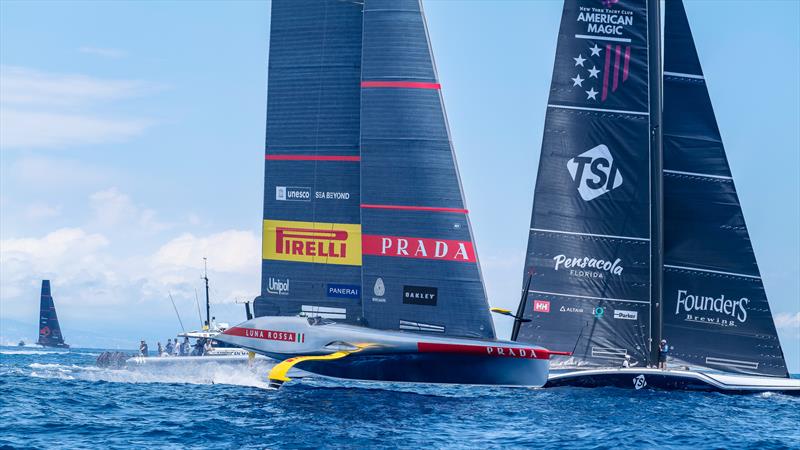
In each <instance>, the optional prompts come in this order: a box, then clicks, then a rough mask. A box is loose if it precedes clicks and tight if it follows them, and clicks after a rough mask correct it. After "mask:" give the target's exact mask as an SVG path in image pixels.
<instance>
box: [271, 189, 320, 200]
mask: <svg viewBox="0 0 800 450" xmlns="http://www.w3.org/2000/svg"><path fill="white" fill-rule="evenodd" d="M275 200H281V201H291V202H310V201H311V189H309V188H307V187H291V186H275Z"/></svg>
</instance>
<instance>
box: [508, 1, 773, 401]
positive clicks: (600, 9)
mask: <svg viewBox="0 0 800 450" xmlns="http://www.w3.org/2000/svg"><path fill="white" fill-rule="evenodd" d="M658 19H659V16H658V1H657V0H636V1H625V0H621V1H615V0H602V1H599V0H598V1H591V0H579V1H577V2H575V1H567V2H565V6H564V13H563V16H562V23H561V31H560V34H559V41H558V48H557V53H556V63H555V69H554V73H553V81H552V86H551V94H550V101H549V105H548V111H547V118H546V122H545V133H544V142H543V144H542V153H541V158H540V163H539V164H540V165H539V174H538V177H537V181H536V191H535V198H534V205H533V215H532V219H531V232H530V238H529V243H528V252H527V258H526V265H525V276H524V278H523V282H525V280H527V277H528V275H527V274H528V273H529V272H531V271H533V272H534V273H535V275H534V277H533V283H532V287H531V289H530V290H529V291H528V293H529V296H530V298H529V300H528V302H529V306H528V307H527V308H526V311H525V315H524V317H525V318H530V319H531V322H529V323H524V324H522V325H521V332H520V334H519V340H520V341H523V342H534V343H537V344H541V345H544V346H547V347H549V348H553V349H556V350H571V349H572V348H575V352H574V355H573V358H572V359H569V360H567V361H564V362H563V364H564V365H565V366H605V367H609V366H611V367H619V366H620V364H621V363H622V361H623V359H624V358H625V357H626V356H629V357H632V359H633V361H632V362H633V363H634V364H635V365H636V364H638V366H640V367H641V366H645V365H654V364H655V361H656V358H657V357H658V343H659V341H660V339H661V338H662V337H663V338H664V339H666V340H667V341H668V345H669V346H670V349H671V350H670V356H671V357H672V358H673V360H674V361H676V362H679V363H681V364H685V365H687V366H694V367H704V368H710V369H716V370H721V371H724V372H737V373H747V374H753V375H767V376H773V377H787V376H788V373H787V369H786V363H785V361H784V358H783V353H782V350H781V347H780V342H779V340H778V336H777V333H776V330H775V325H774V322H773V320H772V314H771V312H770V308H769V303H768V301H767V297H766V293H765V292H764V286H763V283H762V281H761V276H760V273H759V270H758V265H757V263H756V259H755V255H754V252H753V248H752V245H751V242H750V238H749V235H748V233H747V227H746V225H745V221H744V216H743V214H742V210H741V207H740V205H739V199H738V196H737V194H736V189H735V186H734V183H733V178H732V175H731V172H730V168H729V166H728V161H727V158H726V156H725V149H724V147H723V145H722V139H721V137H720V132H719V129H718V127H717V123H716V119H715V116H714V111H713V108H712V106H711V100H710V98H709V94H708V90H707V88H706V81H705V77H704V76H703V72H702V69H701V66H700V62H699V59H698V56H697V51H696V49H695V45H694V41H693V39H692V34H691V30H690V28H689V23H688V20H687V18H686V13H685V10H684V7H683V3H682V2H681V1H680V0H668V1H667V2H666V10H665V27H664V69H663V72H662V70H661V68H660V30H659V25H658ZM620 33H621V34H620ZM612 34H613V35H612ZM647 37H649V39H647ZM628 40H629V42H628ZM621 46H625V47H621ZM628 49H630V50H628ZM629 51H630V62H628V52H629ZM622 55H624V56H622ZM617 61H625V62H624V64H623V67H624V69H623V72H624V71H627V70H629V71H630V72H629V73H628V76H627V78H628V80H627V81H626V80H625V78H626V76H625V75H624V74H623V76H622V77H621V78H620V77H619V76H618V66H617ZM640 61H643V62H644V63H642V62H640ZM647 61H649V64H648V63H647ZM601 62H602V64H598V63H601ZM635 63H638V64H635ZM588 66H591V68H589V67H588ZM573 76H574V78H573ZM648 79H649V80H650V81H649V83H648ZM609 80H611V81H609ZM662 82H663V97H662V96H661V95H660V94H661V90H662ZM595 86H599V87H595ZM662 98H663V104H662ZM662 147H663V153H662ZM586 149H590V150H586ZM581 152H583V153H581ZM612 158H613V159H612ZM531 299H532V300H531ZM594 376H596V375H591V376H589V378H591V377H594ZM604 376H605V375H604ZM614 376H617V375H614ZM620 376H621V377H622V378H621V380H622V381H621V382H622V383H623V385H625V384H630V383H629V382H630V380H629V379H628V378H626V377H627V375H624V374H623V375H620ZM650 376H651V377H652V376H654V375H650ZM589 378H586V379H585V380H583V381H578V383H596V382H597V381H596V380H589ZM565 379H567V378H565ZM587 380H589V381H587ZM608 380H609V379H606V381H608ZM642 380H644V378H642ZM562 381H563V380H562ZM682 382H683V381H682ZM666 383H667V385H670V384H669V383H673V382H672V381H668V382H666ZM673 385H674V383H673V384H672V385H670V386H673ZM634 386H635V387H636V388H637V389H638V388H640V387H641V386H642V383H639V384H637V380H636V379H634Z"/></svg>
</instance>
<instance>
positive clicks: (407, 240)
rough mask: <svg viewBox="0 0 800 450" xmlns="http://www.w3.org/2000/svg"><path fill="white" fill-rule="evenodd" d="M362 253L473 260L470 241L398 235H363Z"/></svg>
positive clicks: (443, 259)
mask: <svg viewBox="0 0 800 450" xmlns="http://www.w3.org/2000/svg"><path fill="white" fill-rule="evenodd" d="M363 244H364V254H365V255H375V256H395V257H400V258H422V259H436V260H440V261H458V262H475V261H476V259H475V250H474V249H473V247H472V242H468V241H454V240H449V239H429V238H416V237H400V236H372V235H364V241H363Z"/></svg>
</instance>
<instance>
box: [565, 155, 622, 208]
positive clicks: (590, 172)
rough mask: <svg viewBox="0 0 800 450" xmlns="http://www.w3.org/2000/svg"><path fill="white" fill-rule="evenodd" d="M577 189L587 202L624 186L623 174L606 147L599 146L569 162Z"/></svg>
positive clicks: (570, 172) (568, 168)
mask: <svg viewBox="0 0 800 450" xmlns="http://www.w3.org/2000/svg"><path fill="white" fill-rule="evenodd" d="M567 170H569V174H570V175H571V176H572V180H573V181H575V188H576V189H578V193H580V194H581V198H582V199H584V200H585V201H587V202H588V201H590V200H594V199H595V198H597V197H599V196H601V195H603V194H605V193H607V192H609V191H611V190H612V189H616V188H618V187H620V186H622V174H621V173H619V170H617V166H616V165H615V164H614V157H612V156H611V152H610V151H609V150H608V147H606V146H605V145H602V144H600V145H598V146H597V147H594V148H592V149H590V150H587V151H585V152H583V153H581V154H580V155H578V156H576V157H574V158H572V159H570V160H569V161H567Z"/></svg>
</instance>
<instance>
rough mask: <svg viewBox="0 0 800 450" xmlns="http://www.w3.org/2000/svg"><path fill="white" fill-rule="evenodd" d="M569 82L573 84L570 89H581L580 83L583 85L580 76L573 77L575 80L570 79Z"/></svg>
mask: <svg viewBox="0 0 800 450" xmlns="http://www.w3.org/2000/svg"><path fill="white" fill-rule="evenodd" d="M570 80H572V83H573V84H572V87H575V86H580V87H583V85H582V84H581V83H583V81H584V79H583V78H581V74H577V75H575V78H570Z"/></svg>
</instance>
